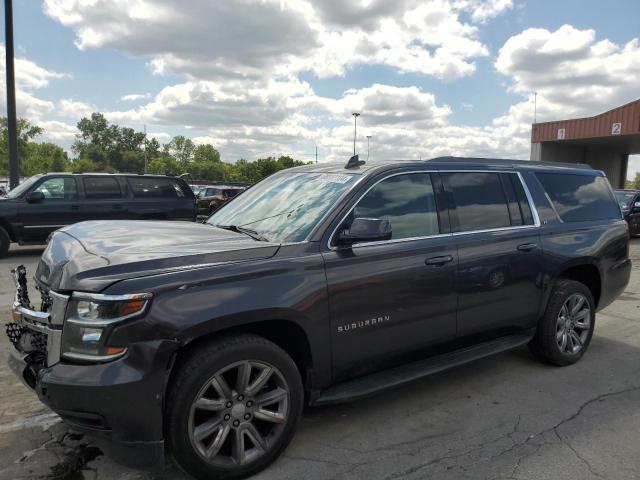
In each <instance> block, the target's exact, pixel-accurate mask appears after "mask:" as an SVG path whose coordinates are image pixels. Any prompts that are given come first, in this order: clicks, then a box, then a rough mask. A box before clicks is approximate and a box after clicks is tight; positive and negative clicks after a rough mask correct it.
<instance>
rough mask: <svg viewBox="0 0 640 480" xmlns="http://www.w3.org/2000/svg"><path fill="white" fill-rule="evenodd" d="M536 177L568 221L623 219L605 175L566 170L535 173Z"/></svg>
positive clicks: (563, 217) (559, 212)
mask: <svg viewBox="0 0 640 480" xmlns="http://www.w3.org/2000/svg"><path fill="white" fill-rule="evenodd" d="M536 176H537V177H538V180H539V181H540V183H541V184H542V186H543V187H544V189H545V190H546V191H547V194H548V195H549V198H550V199H551V201H552V202H553V206H554V207H555V209H556V211H557V212H558V215H560V218H562V220H563V221H565V222H586V221H593V220H610V219H619V218H621V217H620V209H619V208H618V205H617V204H616V202H615V200H614V198H613V196H612V194H611V189H610V187H609V183H608V181H607V179H606V178H604V177H600V176H595V175H574V174H566V173H536Z"/></svg>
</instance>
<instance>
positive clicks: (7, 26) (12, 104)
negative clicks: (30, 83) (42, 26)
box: [4, 0, 20, 189]
mask: <svg viewBox="0 0 640 480" xmlns="http://www.w3.org/2000/svg"><path fill="white" fill-rule="evenodd" d="M4 35H5V36H4V38H5V40H4V48H5V55H6V62H7V63H6V73H7V83H6V85H7V130H8V134H9V189H12V188H15V187H17V186H18V183H19V182H20V172H19V168H18V167H19V164H18V126H17V120H16V83H15V74H14V67H13V3H12V0H4Z"/></svg>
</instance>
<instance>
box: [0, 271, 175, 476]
mask: <svg viewBox="0 0 640 480" xmlns="http://www.w3.org/2000/svg"><path fill="white" fill-rule="evenodd" d="M13 276H14V279H15V283H16V296H15V301H14V304H13V307H12V321H11V322H9V323H8V325H7V329H6V333H7V335H8V337H9V339H10V341H11V343H12V344H13V346H14V347H15V348H14V349H12V351H11V353H10V355H9V359H8V364H9V366H10V368H11V370H13V372H14V373H15V374H16V375H17V376H18V377H20V378H21V379H22V380H23V382H24V383H25V384H26V385H27V386H28V387H30V388H31V389H33V390H34V391H35V392H36V393H37V395H38V397H39V399H40V401H42V402H43V403H44V404H45V405H47V406H48V407H49V408H51V409H52V410H53V411H54V412H56V413H57V414H59V415H60V416H61V417H62V419H63V420H64V421H65V422H66V423H67V424H69V425H70V426H72V427H73V428H74V429H76V430H78V431H80V432H82V433H85V434H87V435H89V436H90V437H91V439H92V440H93V441H94V442H95V444H97V445H98V446H99V447H100V448H101V449H102V450H103V451H104V453H105V454H107V455H108V456H110V457H112V458H113V459H114V460H116V461H118V462H119V463H122V464H124V465H128V466H132V467H136V468H144V469H149V470H157V469H162V468H163V466H164V460H165V455H164V439H163V431H162V427H163V425H162V422H163V408H162V407H163V400H164V389H165V384H166V380H167V375H168V373H169V370H168V366H169V365H170V364H171V359H172V358H173V355H174V353H175V349H176V346H175V342H172V341H165V340H154V341H148V342H136V343H132V344H131V345H130V348H129V349H128V352H127V355H125V356H123V357H121V358H119V359H117V360H115V361H112V362H108V363H96V364H77V363H72V362H68V361H65V360H64V359H62V360H61V345H62V333H63V324H64V318H65V313H66V307H67V302H68V300H69V298H70V297H68V296H65V295H61V294H59V293H56V292H52V291H48V290H46V289H45V288H38V287H36V288H37V289H38V290H39V291H40V294H41V297H42V302H41V305H40V309H39V310H37V309H35V308H34V307H33V306H32V303H31V300H30V298H29V294H28V291H27V277H26V270H25V268H24V267H23V266H20V267H18V268H16V269H15V270H13Z"/></svg>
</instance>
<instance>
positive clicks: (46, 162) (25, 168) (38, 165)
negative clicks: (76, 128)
mask: <svg viewBox="0 0 640 480" xmlns="http://www.w3.org/2000/svg"><path fill="white" fill-rule="evenodd" d="M26 152H27V153H26V155H25V156H24V157H23V158H22V161H21V162H20V170H21V174H22V175H27V176H31V175H35V174H36V173H43V172H64V171H65V170H66V169H67V167H68V165H69V159H68V157H67V152H65V151H64V150H63V149H62V148H60V147H59V146H57V145H55V144H53V143H34V142H31V143H29V144H27V148H26Z"/></svg>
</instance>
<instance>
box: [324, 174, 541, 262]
mask: <svg viewBox="0 0 640 480" xmlns="http://www.w3.org/2000/svg"><path fill="white" fill-rule="evenodd" d="M414 173H508V174H511V175H513V174H516V175H517V176H518V179H519V180H520V184H521V185H522V188H523V189H524V194H525V197H526V199H527V203H528V204H529V209H530V210H531V215H532V217H533V224H532V225H512V226H510V227H499V228H488V229H483V230H469V231H465V232H450V233H437V234H433V235H425V236H422V237H408V238H396V239H391V240H379V241H374V242H361V243H355V244H353V245H351V248H361V247H368V246H372V245H373V246H375V245H386V244H393V243H401V242H411V241H416V240H425V239H430V238H439V237H454V236H457V235H471V234H474V233H489V232H503V231H512V230H523V229H532V228H539V227H540V217H539V215H538V210H537V209H536V206H535V203H534V201H533V197H532V196H531V192H530V191H529V187H528V186H527V183H526V182H525V181H524V178H523V177H522V174H521V173H520V172H519V171H516V170H504V169H500V170H497V169H496V170H494V169H490V170H448V169H441V170H412V171H404V172H395V173H392V174H390V175H386V176H384V177H382V178H381V179H379V180H378V181H377V182H375V183H374V184H373V185H371V186H370V187H369V188H368V189H367V190H366V191H365V192H364V193H363V194H362V195H360V196H359V197H358V199H357V200H356V201H355V202H354V204H353V205H352V206H351V208H350V209H349V211H347V213H346V214H345V215H344V216H343V217H342V219H341V220H340V221H339V222H338V224H337V225H336V227H335V228H334V229H333V231H332V232H331V235H330V236H329V240H328V241H327V248H328V249H329V250H332V251H335V250H339V249H340V248H339V247H336V246H332V245H331V242H332V241H333V236H334V235H335V234H336V232H337V230H338V227H340V225H341V224H342V222H344V220H345V219H346V218H347V217H348V216H349V214H350V213H351V212H352V211H353V209H354V208H355V207H356V206H357V205H358V203H359V202H360V200H362V198H363V197H364V196H365V195H366V194H367V193H369V191H370V190H371V189H372V188H373V187H375V186H376V185H378V183H380V182H382V181H384V180H386V179H388V178H391V177H395V176H398V175H411V174H414Z"/></svg>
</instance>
